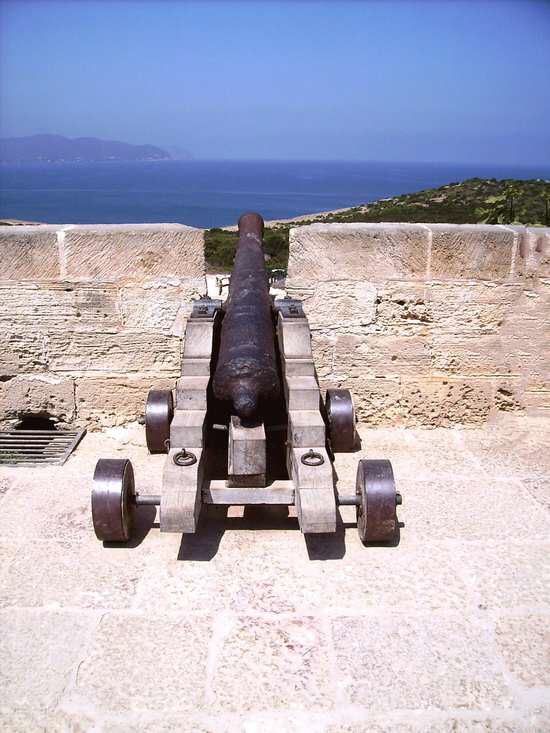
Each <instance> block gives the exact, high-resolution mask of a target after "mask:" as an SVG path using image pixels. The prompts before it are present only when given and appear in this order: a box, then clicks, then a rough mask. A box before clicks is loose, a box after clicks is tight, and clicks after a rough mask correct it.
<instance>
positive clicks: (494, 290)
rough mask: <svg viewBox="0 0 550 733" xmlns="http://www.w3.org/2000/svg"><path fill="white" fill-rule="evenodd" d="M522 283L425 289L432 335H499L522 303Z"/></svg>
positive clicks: (435, 284)
mask: <svg viewBox="0 0 550 733" xmlns="http://www.w3.org/2000/svg"><path fill="white" fill-rule="evenodd" d="M523 290H524V288H523V285H522V284H521V283H493V282H471V283H468V284H467V285H465V284H464V283H461V284H456V283H438V282H433V283H430V284H429V285H428V286H427V292H426V297H427V300H428V303H427V307H428V309H429V312H430V314H431V320H432V322H433V325H434V331H436V332H438V333H452V334H456V335H458V334H474V335H479V334H490V333H498V332H499V331H500V330H501V328H502V326H503V324H505V323H506V321H507V319H509V318H510V316H511V315H513V314H514V313H517V309H518V308H521V303H522V301H523V298H522V295H523Z"/></svg>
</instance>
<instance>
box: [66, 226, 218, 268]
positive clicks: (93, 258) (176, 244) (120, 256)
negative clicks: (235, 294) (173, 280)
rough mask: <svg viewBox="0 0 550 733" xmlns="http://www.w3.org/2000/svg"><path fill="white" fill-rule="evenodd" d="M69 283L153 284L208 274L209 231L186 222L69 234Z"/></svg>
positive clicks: (73, 229) (96, 228)
mask: <svg viewBox="0 0 550 733" xmlns="http://www.w3.org/2000/svg"><path fill="white" fill-rule="evenodd" d="M64 256H65V261H66V267H67V276H68V278H70V279H91V278H95V279H101V280H125V281H126V280H127V281H138V282H139V281H144V280H146V281H149V280H151V279H153V278H158V277H201V276H203V275H204V271H205V264H204V233H203V231H202V230H201V229H194V228H192V227H187V226H183V225H182V224H94V225H89V226H74V227H70V228H67V229H66V230H65V236H64Z"/></svg>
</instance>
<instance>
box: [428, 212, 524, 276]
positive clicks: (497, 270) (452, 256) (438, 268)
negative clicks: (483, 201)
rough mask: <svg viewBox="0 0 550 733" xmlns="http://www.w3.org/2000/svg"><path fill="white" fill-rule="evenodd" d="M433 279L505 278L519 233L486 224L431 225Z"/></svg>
mask: <svg viewBox="0 0 550 733" xmlns="http://www.w3.org/2000/svg"><path fill="white" fill-rule="evenodd" d="M427 226H428V227H429V228H430V231H431V233H432V249H431V264H430V277H431V278H432V279H434V280H468V279H471V280H497V281H501V280H506V279H507V278H508V277H509V276H510V275H511V270H512V256H513V254H514V248H515V240H516V236H517V235H516V233H515V232H514V231H513V230H512V229H506V228H505V227H498V226H488V225H484V224H428V225H427Z"/></svg>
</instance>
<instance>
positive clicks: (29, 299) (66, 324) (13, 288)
mask: <svg viewBox="0 0 550 733" xmlns="http://www.w3.org/2000/svg"><path fill="white" fill-rule="evenodd" d="M10 323H15V324H16V325H17V327H18V328H19V329H22V328H28V329H29V330H31V331H33V330H37V331H39V332H40V333H46V334H47V333H52V332H55V331H66V330H67V329H73V328H78V330H80V331H82V330H99V331H105V330H109V329H113V328H119V327H120V326H121V325H122V321H121V317H120V312H119V306H118V290H117V289H116V288H115V287H113V285H110V284H108V283H98V284H94V283H68V282H55V283H24V284H23V283H21V284H9V285H8V284H4V283H0V324H10Z"/></svg>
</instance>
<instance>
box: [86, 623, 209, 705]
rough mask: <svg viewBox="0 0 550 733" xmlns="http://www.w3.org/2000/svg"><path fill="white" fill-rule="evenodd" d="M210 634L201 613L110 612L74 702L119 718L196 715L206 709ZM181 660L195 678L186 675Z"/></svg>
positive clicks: (98, 633) (89, 655)
mask: <svg viewBox="0 0 550 733" xmlns="http://www.w3.org/2000/svg"><path fill="white" fill-rule="evenodd" d="M210 636H211V622H210V619H209V618H207V617H205V616H203V615H197V616H194V617H193V619H189V618H185V617H177V616H176V617H174V616H172V617H168V618H166V617H164V616H163V615H162V614H160V615H159V614H158V613H155V614H153V615H152V616H148V617H144V616H138V615H135V614H130V615H128V614H116V613H111V614H106V615H104V616H103V617H102V619H101V623H100V625H99V628H98V630H97V632H96V634H95V636H94V639H93V643H92V645H91V648H90V649H89V652H88V654H87V655H86V657H85V659H84V660H83V661H81V664H80V667H79V669H78V677H77V680H76V685H75V688H74V690H73V696H74V702H75V703H77V704H78V703H81V704H82V703H83V704H84V705H86V706H89V705H92V706H96V707H98V708H100V709H101V710H103V711H105V712H112V713H115V714H116V715H120V714H124V713H129V712H132V711H135V710H136V709H137V710H142V711H159V710H162V711H166V710H171V711H173V712H176V711H180V712H181V711H189V712H195V711H196V710H197V709H198V708H202V707H203V705H204V690H205V683H206V665H207V657H208V644H209V642H210ZM138 639H139V640H141V643H139V644H138V643H136V640H138ZM80 659H81V660H82V656H81V657H80ZM182 660H185V667H186V669H187V670H191V669H192V670H193V673H192V674H182ZM159 680H161V681H162V683H161V684H159Z"/></svg>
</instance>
